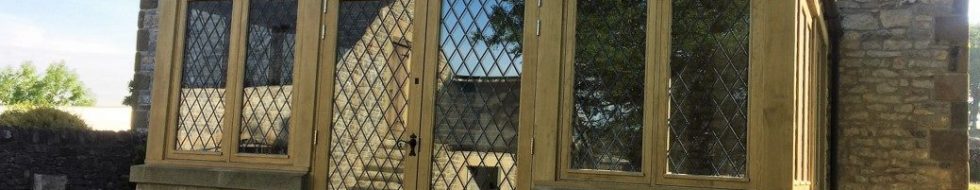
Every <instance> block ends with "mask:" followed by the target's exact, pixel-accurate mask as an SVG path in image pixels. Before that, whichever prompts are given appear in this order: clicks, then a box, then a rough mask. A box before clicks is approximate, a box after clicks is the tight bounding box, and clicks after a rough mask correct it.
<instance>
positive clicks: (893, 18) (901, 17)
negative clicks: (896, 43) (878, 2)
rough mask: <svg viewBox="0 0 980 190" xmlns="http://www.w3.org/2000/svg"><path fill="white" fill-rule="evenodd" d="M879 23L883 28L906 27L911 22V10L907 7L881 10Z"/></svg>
mask: <svg viewBox="0 0 980 190" xmlns="http://www.w3.org/2000/svg"><path fill="white" fill-rule="evenodd" d="M879 17H881V24H882V25H883V26H884V27H885V28H893V27H907V26H909V25H911V24H912V17H913V16H912V11H911V10H909V9H897V10H882V11H881V14H880V15H879Z"/></svg>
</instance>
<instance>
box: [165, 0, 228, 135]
mask: <svg viewBox="0 0 980 190" xmlns="http://www.w3.org/2000/svg"><path fill="white" fill-rule="evenodd" d="M231 10H232V1H230V0H224V1H190V2H188V5H187V13H186V14H187V20H186V23H187V24H186V27H187V29H186V32H185V33H184V36H185V42H184V60H183V65H182V67H181V78H180V92H179V97H178V104H179V106H178V114H177V135H176V138H177V141H176V149H177V150H186V151H204V152H221V135H222V132H221V129H222V121H223V119H224V112H225V109H224V108H225V107H224V106H225V97H224V96H225V78H226V74H227V70H228V50H229V49H228V46H229V37H230V36H229V35H230V31H231Z"/></svg>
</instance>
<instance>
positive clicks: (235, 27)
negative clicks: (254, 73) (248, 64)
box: [222, 0, 249, 162]
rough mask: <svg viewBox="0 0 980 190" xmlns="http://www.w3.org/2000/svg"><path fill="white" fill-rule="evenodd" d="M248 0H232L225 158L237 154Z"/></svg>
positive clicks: (226, 94)
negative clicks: (235, 0) (233, 2)
mask: <svg viewBox="0 0 980 190" xmlns="http://www.w3.org/2000/svg"><path fill="white" fill-rule="evenodd" d="M248 2H249V0H240V1H237V2H235V5H234V8H233V10H232V25H231V28H232V29H231V30H232V31H231V39H232V40H231V42H230V48H229V49H231V52H230V54H229V56H228V74H227V76H228V78H227V81H226V84H225V86H226V89H227V90H226V91H225V97H226V101H227V102H226V103H225V125H224V127H225V128H224V129H222V130H223V134H224V135H223V137H222V138H223V139H224V140H223V142H222V146H224V147H225V152H228V154H227V155H226V157H225V159H226V161H228V162H231V160H232V157H235V156H236V155H237V154H238V141H239V140H238V139H239V138H240V137H239V136H240V135H239V133H240V130H239V129H240V126H241V115H242V114H241V113H242V106H241V105H242V96H243V94H242V93H241V92H242V88H243V83H242V82H243V81H244V76H243V73H244V72H243V70H244V68H245V54H246V51H247V43H246V42H247V38H248V37H247V35H246V31H247V30H248V28H247V24H245V23H247V22H248V4H249V3H248Z"/></svg>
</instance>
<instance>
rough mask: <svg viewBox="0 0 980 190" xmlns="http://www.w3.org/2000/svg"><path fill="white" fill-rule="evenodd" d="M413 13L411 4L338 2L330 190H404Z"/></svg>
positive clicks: (383, 0)
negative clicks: (403, 141) (400, 142)
mask: <svg viewBox="0 0 980 190" xmlns="http://www.w3.org/2000/svg"><path fill="white" fill-rule="evenodd" d="M414 6H415V5H414V1H413V0H370V1H341V2H340V7H339V8H340V14H339V15H342V16H341V17H340V18H339V25H338V34H337V40H338V43H337V52H336V53H337V57H338V59H337V63H336V65H335V66H336V71H335V81H336V82H335V87H334V94H333V95H334V108H333V125H332V126H333V129H332V130H333V131H332V132H331V140H330V159H329V160H328V162H329V165H330V169H329V171H328V173H327V177H328V179H329V180H330V183H329V189H403V187H404V186H405V185H404V184H402V183H403V180H404V167H405V163H403V162H402V161H403V158H404V157H405V156H406V155H405V153H407V152H404V151H403V150H401V149H400V148H399V147H397V146H396V145H395V142H396V140H399V139H406V138H405V137H406V136H407V135H406V134H405V123H406V122H405V119H406V117H407V111H408V109H407V108H408V96H407V92H408V82H407V81H408V80H407V78H408V74H409V72H410V70H409V61H410V59H409V57H410V56H411V55H412V45H411V42H410V40H411V38H412V28H413V26H412V19H413V17H412V16H413V14H414V10H413V7H414ZM402 148H404V149H407V147H402ZM405 151H407V150H405Z"/></svg>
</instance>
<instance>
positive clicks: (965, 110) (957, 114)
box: [949, 102, 970, 130]
mask: <svg viewBox="0 0 980 190" xmlns="http://www.w3.org/2000/svg"><path fill="white" fill-rule="evenodd" d="M949 113H950V116H949V117H950V121H949V125H950V128H952V129H962V130H966V129H967V127H969V126H970V124H969V123H970V107H969V103H967V102H953V103H952V104H951V105H950V106H949Z"/></svg>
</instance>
